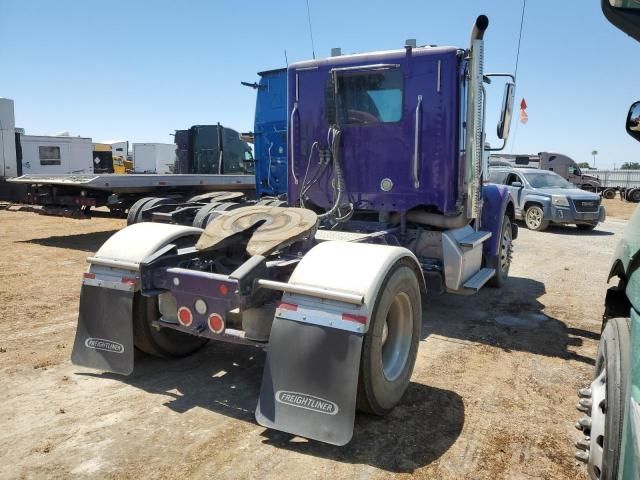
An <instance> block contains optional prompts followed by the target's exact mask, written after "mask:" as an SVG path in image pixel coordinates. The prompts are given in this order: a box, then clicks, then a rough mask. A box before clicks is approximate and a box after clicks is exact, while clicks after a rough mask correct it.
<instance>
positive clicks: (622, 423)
mask: <svg viewBox="0 0 640 480" xmlns="http://www.w3.org/2000/svg"><path fill="white" fill-rule="evenodd" d="M601 8H602V11H603V13H604V14H605V16H606V18H607V19H608V20H609V21H610V22H611V23H612V24H613V25H615V26H616V27H618V28H619V29H621V30H622V31H624V32H625V33H627V34H628V35H630V36H631V37H633V38H634V39H635V40H637V41H638V42H640V4H638V2H635V1H626V0H602V1H601ZM638 120H640V102H635V103H633V104H632V105H631V108H630V109H629V113H628V114H627V121H626V130H627V133H628V134H629V135H630V136H631V137H633V138H634V139H635V140H638V141H640V128H639V122H638ZM638 267H640V210H639V209H636V211H635V213H634V214H633V216H632V217H631V219H630V220H629V223H628V225H627V228H626V229H625V232H624V235H623V236H622V238H621V239H620V241H619V243H618V246H617V248H616V251H615V254H614V258H613V262H612V265H611V269H610V270H609V275H608V277H607V281H608V282H611V281H612V280H613V282H612V283H614V285H612V286H611V287H610V288H609V289H608V290H607V294H606V296H605V305H604V314H603V319H602V334H601V336H600V343H599V344H598V352H597V356H596V364H595V368H594V374H593V381H592V382H591V384H590V385H589V386H588V387H586V388H582V389H580V390H579V392H578V396H579V397H580V399H579V403H578V405H577V408H578V410H580V411H582V412H585V413H586V415H585V416H584V417H582V418H581V419H580V420H579V421H578V423H577V424H576V428H578V430H580V431H581V432H582V433H583V434H584V437H582V438H580V439H579V440H578V441H577V442H576V447H577V448H578V451H577V452H576V454H575V457H576V458H577V459H578V460H580V461H582V462H584V463H585V464H586V466H587V472H588V474H589V478H590V479H592V480H617V479H621V480H635V479H637V478H640V269H639V268H638Z"/></svg>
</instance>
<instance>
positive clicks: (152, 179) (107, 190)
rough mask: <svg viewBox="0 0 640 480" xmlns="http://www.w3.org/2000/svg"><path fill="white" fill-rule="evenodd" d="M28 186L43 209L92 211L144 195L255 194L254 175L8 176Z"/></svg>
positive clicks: (117, 207)
mask: <svg viewBox="0 0 640 480" xmlns="http://www.w3.org/2000/svg"><path fill="white" fill-rule="evenodd" d="M8 182H10V183H16V184H23V185H26V186H27V194H26V199H25V201H26V202H27V203H31V204H35V205H42V206H43V207H44V209H43V211H44V212H43V213H50V214H59V215H70V216H77V215H88V213H89V211H90V209H91V208H94V207H104V206H106V207H108V208H109V209H110V210H111V211H112V212H113V213H122V214H123V213H124V212H125V211H126V210H128V209H129V208H130V207H131V206H132V205H133V204H134V203H135V202H137V201H138V200H140V199H141V198H143V197H154V196H158V197H164V198H173V199H175V200H176V201H180V200H187V199H188V198H189V197H192V196H194V195H198V194H203V193H207V192H217V191H232V192H241V193H244V194H245V195H246V196H248V197H252V196H253V195H254V192H255V178H254V176H253V175H176V174H171V175H155V174H132V175H114V174H88V175H73V174H68V175H46V174H40V175H22V176H21V177H17V178H12V179H10V180H8Z"/></svg>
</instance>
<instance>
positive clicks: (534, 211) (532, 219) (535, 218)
mask: <svg viewBox="0 0 640 480" xmlns="http://www.w3.org/2000/svg"><path fill="white" fill-rule="evenodd" d="M541 223H542V212H541V211H540V209H539V208H537V207H532V208H530V209H529V210H527V225H528V226H529V228H533V229H535V228H538V227H539V226H540V224H541Z"/></svg>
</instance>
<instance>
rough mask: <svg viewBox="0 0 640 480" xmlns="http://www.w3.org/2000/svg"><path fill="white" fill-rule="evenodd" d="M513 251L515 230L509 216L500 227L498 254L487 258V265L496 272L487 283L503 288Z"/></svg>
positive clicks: (505, 217)
mask: <svg viewBox="0 0 640 480" xmlns="http://www.w3.org/2000/svg"><path fill="white" fill-rule="evenodd" d="M512 253H513V231H512V230H511V220H510V219H509V217H508V216H506V215H505V216H504V218H503V219H502V228H501V229H500V244H499V250H498V256H497V257H492V258H489V259H488V260H487V267H489V268H493V269H495V271H496V274H495V275H494V276H493V277H491V279H490V280H489V282H488V283H487V285H489V286H490V287H492V288H502V287H503V286H504V284H505V283H506V281H507V278H509V268H510V267H511V256H512Z"/></svg>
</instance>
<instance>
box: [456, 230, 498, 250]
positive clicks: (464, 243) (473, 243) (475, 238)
mask: <svg viewBox="0 0 640 480" xmlns="http://www.w3.org/2000/svg"><path fill="white" fill-rule="evenodd" d="M490 238H491V232H484V231H482V230H480V231H478V232H476V231H474V232H473V233H471V234H469V235H467V236H465V237H463V238H461V239H460V240H458V243H459V244H460V246H461V247H465V248H475V247H477V246H478V245H480V244H482V243H484V242H485V241H487V240H489V239H490Z"/></svg>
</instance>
